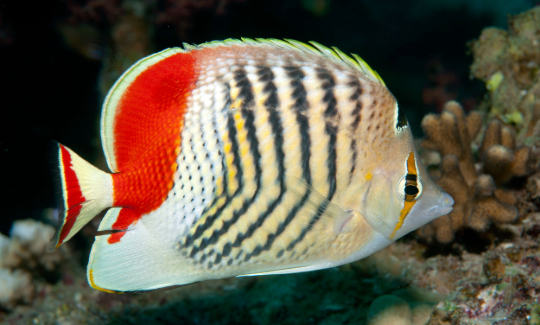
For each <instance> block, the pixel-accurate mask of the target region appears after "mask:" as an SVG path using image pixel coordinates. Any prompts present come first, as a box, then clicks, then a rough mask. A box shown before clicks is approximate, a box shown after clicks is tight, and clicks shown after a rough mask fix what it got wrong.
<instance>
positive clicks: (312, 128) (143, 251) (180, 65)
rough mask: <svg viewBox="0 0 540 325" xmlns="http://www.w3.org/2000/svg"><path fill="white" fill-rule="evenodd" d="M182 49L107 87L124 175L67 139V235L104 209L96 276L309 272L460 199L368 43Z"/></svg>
mask: <svg viewBox="0 0 540 325" xmlns="http://www.w3.org/2000/svg"><path fill="white" fill-rule="evenodd" d="M312 44H313V46H309V45H306V44H303V43H300V42H296V41H292V40H288V41H286V42H285V41H279V40H257V41H255V40H249V39H248V40H243V41H238V40H228V41H224V42H211V43H207V44H203V45H200V46H186V47H185V49H178V48H174V49H168V50H165V51H162V52H160V53H157V54H154V55H152V56H149V57H147V58H144V59H142V60H140V61H139V62H137V63H136V64H135V65H133V66H132V67H131V68H130V69H129V70H128V71H126V72H125V73H124V74H123V75H122V76H121V77H120V79H119V80H118V81H117V82H116V84H115V85H114V86H113V87H112V89H111V90H110V92H109V94H108V95H107V97H106V99H105V102H104V105H103V112H102V119H101V137H102V143H103V148H104V151H105V155H106V158H107V163H108V165H109V168H110V170H111V171H112V173H110V174H109V173H105V172H102V171H100V170H98V169H96V168H95V167H93V166H91V165H90V164H88V163H87V162H85V161H84V160H83V159H82V158H80V157H78V156H77V155H76V154H75V153H74V152H73V151H71V150H70V149H68V148H67V147H65V146H63V145H60V144H58V146H57V158H58V160H57V161H58V164H57V165H58V170H57V173H58V174H59V176H60V177H59V179H60V187H61V188H62V198H63V212H62V220H61V225H60V227H59V229H58V231H57V233H56V235H55V237H54V238H53V239H52V241H51V247H58V246H59V245H61V244H62V243H64V242H65V241H67V240H68V239H69V238H71V237H72V236H73V235H74V234H75V233H76V232H77V231H78V230H79V229H80V228H81V227H82V226H83V225H84V224H86V223H87V222H88V221H89V220H91V219H92V218H93V217H94V216H95V215H96V214H98V213H99V212H101V211H103V210H105V209H109V210H108V211H107V213H106V215H105V217H104V218H103V220H102V221H101V223H100V225H99V228H98V230H99V231H102V233H100V235H99V236H96V241H95V242H94V244H93V247H92V252H91V254H90V259H89V263H88V273H87V275H88V280H89V283H90V284H91V285H92V286H93V287H94V288H96V289H100V290H104V291H111V292H124V291H142V290H151V289H158V288H162V287H167V286H174V285H182V284H188V283H193V282H197V281H202V280H208V279H219V278H225V277H231V276H247V275H260V274H280V273H294V272H303V271H311V270H318V269H324V268H328V267H332V266H337V265H342V264H345V263H349V262H353V261H355V260H358V259H361V258H363V257H366V256H368V255H370V254H372V253H374V252H375V251H377V250H379V249H381V248H383V247H385V246H387V245H389V244H390V243H392V242H393V241H395V240H396V239H398V238H400V237H402V236H403V235H405V234H406V233H408V232H410V231H412V230H414V229H417V228H418V227H420V226H422V225H424V224H425V223H427V222H429V221H431V220H433V219H435V218H437V217H439V216H441V215H444V214H447V213H449V212H450V211H451V209H452V208H451V206H452V204H453V200H452V198H451V197H450V196H449V195H448V194H446V193H444V192H443V191H442V190H441V189H440V188H439V187H438V186H437V185H435V184H434V183H433V182H432V181H431V180H430V179H429V177H428V176H427V173H426V171H425V168H424V167H423V166H422V163H421V161H420V160H419V159H418V158H417V157H418V155H417V154H416V150H415V148H414V143H413V137H412V134H411V131H410V127H409V125H408V123H407V120H406V118H405V116H404V114H403V112H402V111H401V110H400V108H399V107H398V105H397V102H396V100H395V98H394V97H393V96H392V94H391V93H390V92H389V90H388V89H387V88H386V86H385V85H384V83H383V81H382V79H381V78H380V77H379V76H378V74H377V73H376V72H374V71H373V70H372V69H371V68H370V67H369V66H368V65H367V64H366V63H365V62H364V61H363V60H362V59H360V58H359V57H358V56H354V58H351V57H349V56H346V55H345V54H343V53H342V52H341V51H339V50H338V49H328V48H326V47H323V46H322V45H319V44H317V43H312Z"/></svg>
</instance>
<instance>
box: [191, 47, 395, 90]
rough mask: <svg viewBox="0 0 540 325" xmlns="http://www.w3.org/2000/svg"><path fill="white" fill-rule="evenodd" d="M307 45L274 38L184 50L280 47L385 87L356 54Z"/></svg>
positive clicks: (335, 48)
mask: <svg viewBox="0 0 540 325" xmlns="http://www.w3.org/2000/svg"><path fill="white" fill-rule="evenodd" d="M309 43H310V44H311V45H309V44H306V43H302V42H299V41H295V40H292V39H285V40H280V39H275V38H257V39H251V38H241V39H240V40H239V39H234V38H229V39H226V40H223V41H211V42H207V43H202V44H199V45H189V44H186V43H184V49H185V50H186V51H191V50H194V49H203V48H212V47H219V46H232V45H240V46H242V45H251V46H261V45H267V46H273V47H280V48H284V49H289V50H293V51H301V52H306V53H310V54H316V55H320V56H322V57H324V58H326V59H329V60H332V61H333V62H337V63H340V64H346V65H348V66H350V67H353V68H354V69H356V70H358V71H360V72H362V74H364V75H365V76H367V77H368V78H370V79H372V80H376V81H379V82H381V83H382V84H383V85H386V84H385V83H384V81H383V80H382V78H381V76H379V74H378V73H377V72H376V71H375V70H373V69H372V68H371V67H370V66H369V65H368V64H367V63H366V61H364V60H363V59H362V58H361V57H360V56H358V55H357V54H351V56H352V57H351V56H349V55H347V54H345V53H343V52H342V51H341V50H339V49H338V48H337V47H332V48H328V47H326V46H324V45H321V44H319V43H317V42H313V41H311V42H309Z"/></svg>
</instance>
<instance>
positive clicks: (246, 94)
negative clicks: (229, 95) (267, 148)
mask: <svg viewBox="0 0 540 325" xmlns="http://www.w3.org/2000/svg"><path fill="white" fill-rule="evenodd" d="M234 79H235V81H236V88H239V89H240V91H239V94H238V99H239V100H242V105H241V107H240V112H241V113H242V116H243V118H244V121H245V124H244V125H245V128H246V131H247V140H248V142H249V148H250V152H251V155H252V156H253V160H254V164H255V182H256V189H255V192H254V193H253V196H252V197H251V198H250V199H248V200H245V201H244V202H243V204H242V207H241V208H240V209H238V210H236V211H234V213H233V216H232V217H231V218H230V219H229V220H226V221H224V222H223V225H222V227H221V228H220V229H219V230H218V229H215V230H214V231H213V232H212V235H211V236H210V237H208V238H205V239H203V240H202V241H201V244H200V246H199V247H198V250H203V249H205V248H206V247H207V246H208V245H212V244H215V243H216V242H217V241H218V239H219V238H220V237H221V236H222V235H224V234H225V233H227V231H229V229H230V227H231V226H232V225H233V224H234V223H236V222H237V221H238V219H239V218H240V217H241V216H242V215H244V214H245V213H246V212H247V210H248V209H249V208H250V207H251V205H252V204H253V203H254V202H255V200H256V199H257V197H258V196H259V194H260V190H261V181H262V169H261V165H260V160H261V153H260V152H259V141H258V138H257V134H256V132H257V131H256V128H255V116H254V113H253V106H254V105H255V100H254V97H253V89H252V85H251V83H250V82H249V79H248V78H247V75H246V73H245V71H244V70H243V69H239V70H237V71H236V72H235V76H234ZM227 245H229V243H228V244H227ZM226 253H227V249H226V248H225V247H224V249H223V255H224V256H227V255H228V253H227V254H226Z"/></svg>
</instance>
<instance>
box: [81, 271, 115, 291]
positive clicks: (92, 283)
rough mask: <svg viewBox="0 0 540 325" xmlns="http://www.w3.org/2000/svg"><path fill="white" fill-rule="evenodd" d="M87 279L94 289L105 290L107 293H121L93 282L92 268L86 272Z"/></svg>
mask: <svg viewBox="0 0 540 325" xmlns="http://www.w3.org/2000/svg"><path fill="white" fill-rule="evenodd" d="M88 280H89V281H90V285H91V286H92V288H94V289H97V290H101V291H105V292H108V293H118V294H122V293H123V292H122V291H113V290H107V289H103V288H102V287H100V286H98V285H96V283H95V282H94V270H93V269H90V271H89V272H88Z"/></svg>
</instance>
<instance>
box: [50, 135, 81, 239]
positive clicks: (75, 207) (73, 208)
mask: <svg viewBox="0 0 540 325" xmlns="http://www.w3.org/2000/svg"><path fill="white" fill-rule="evenodd" d="M60 155H61V164H62V169H63V180H64V183H63V184H62V191H63V193H62V195H63V196H64V204H65V206H64V209H65V211H66V218H65V220H64V225H63V226H62V231H61V232H60V238H59V240H58V244H57V245H56V246H57V247H58V246H60V245H62V244H63V243H64V239H65V238H66V236H67V235H68V234H69V231H70V230H71V228H72V227H73V224H75V221H77V216H78V215H79V213H80V212H81V208H82V205H81V203H83V202H84V201H86V198H85V197H84V195H83V194H82V190H81V186H80V185H79V179H78V178H77V175H76V174H75V171H74V170H73V168H72V167H73V165H72V164H71V154H70V153H69V151H68V150H67V149H66V148H65V147H64V146H63V145H60Z"/></svg>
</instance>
